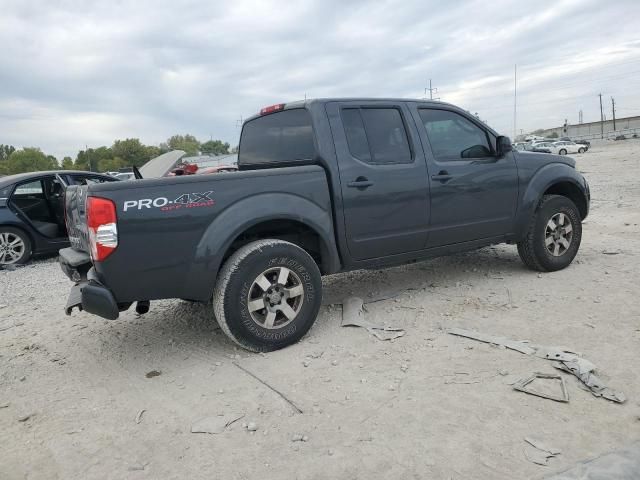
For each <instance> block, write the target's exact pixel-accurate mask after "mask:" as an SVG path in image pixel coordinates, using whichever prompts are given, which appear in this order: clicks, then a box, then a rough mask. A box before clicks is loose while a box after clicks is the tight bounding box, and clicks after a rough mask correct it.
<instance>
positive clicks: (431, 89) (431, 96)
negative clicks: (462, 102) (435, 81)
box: [424, 79, 440, 100]
mask: <svg viewBox="0 0 640 480" xmlns="http://www.w3.org/2000/svg"><path fill="white" fill-rule="evenodd" d="M427 90H428V91H429V100H433V92H437V91H438V88H437V87H436V88H433V87H432V86H431V79H429V88H425V89H424V96H425V98H426V97H427ZM436 100H440V99H439V98H436Z"/></svg>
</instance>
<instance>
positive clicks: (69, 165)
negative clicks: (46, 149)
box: [62, 157, 73, 170]
mask: <svg viewBox="0 0 640 480" xmlns="http://www.w3.org/2000/svg"><path fill="white" fill-rule="evenodd" d="M62 170H73V158H71V157H64V158H63V159H62Z"/></svg>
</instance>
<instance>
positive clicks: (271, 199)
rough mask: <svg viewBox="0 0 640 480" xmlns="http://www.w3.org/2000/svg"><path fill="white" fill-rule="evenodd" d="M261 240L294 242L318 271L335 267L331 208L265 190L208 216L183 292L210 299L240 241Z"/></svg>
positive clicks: (336, 252) (295, 196)
mask: <svg viewBox="0 0 640 480" xmlns="http://www.w3.org/2000/svg"><path fill="white" fill-rule="evenodd" d="M266 238H275V239H280V240H286V241H289V242H291V243H293V244H295V245H298V246H299V247H300V248H302V249H304V250H305V251H307V253H309V254H310V255H311V256H312V257H313V258H314V260H315V261H316V263H317V264H318V268H319V269H320V271H321V273H322V274H328V273H335V272H337V271H339V270H340V258H339V255H338V251H337V247H336V243H335V235H334V231H333V221H332V214H331V211H329V212H327V211H326V210H325V209H323V208H321V207H320V206H319V205H317V204H315V203H313V202H312V201H311V200H309V199H307V198H304V197H300V196H297V195H292V194H285V193H268V194H261V195H256V196H253V197H249V198H246V199H244V200H242V201H240V202H237V203H235V204H233V205H231V206H230V207H228V208H227V209H225V210H224V211H223V212H221V213H220V214H219V215H218V216H217V217H216V218H215V219H214V220H213V222H212V223H211V224H210V225H209V227H208V228H207V229H206V231H205V232H204V234H203V236H202V238H201V240H200V242H199V244H198V246H197V247H196V252H195V257H194V259H193V266H192V268H191V271H190V274H189V275H188V280H187V283H186V285H185V290H186V291H187V292H190V295H191V294H194V293H195V295H194V296H193V297H192V298H195V299H200V300H204V299H205V298H208V297H210V295H211V292H212V291H213V284H214V283H215V279H216V276H217V274H218V272H219V271H220V268H221V267H222V265H223V264H224V262H225V260H226V259H227V258H229V257H230V256H231V255H232V254H233V252H235V251H236V250H238V249H239V248H240V247H242V246H243V245H246V244H247V243H249V242H252V241H255V240H260V239H266ZM207 279H209V280H207Z"/></svg>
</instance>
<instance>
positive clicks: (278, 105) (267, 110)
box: [260, 103, 285, 115]
mask: <svg viewBox="0 0 640 480" xmlns="http://www.w3.org/2000/svg"><path fill="white" fill-rule="evenodd" d="M284 105H285V104H284V103H276V104H275V105H269V106H268V107H264V108H263V109H262V110H260V115H266V114H267V113H273V112H279V111H280V110H284Z"/></svg>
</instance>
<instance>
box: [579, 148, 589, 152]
mask: <svg viewBox="0 0 640 480" xmlns="http://www.w3.org/2000/svg"><path fill="white" fill-rule="evenodd" d="M586 151H587V149H586V148H579V149H578V153H584V152H586Z"/></svg>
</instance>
